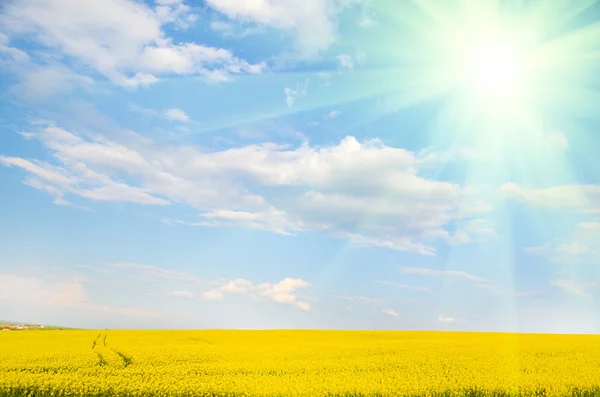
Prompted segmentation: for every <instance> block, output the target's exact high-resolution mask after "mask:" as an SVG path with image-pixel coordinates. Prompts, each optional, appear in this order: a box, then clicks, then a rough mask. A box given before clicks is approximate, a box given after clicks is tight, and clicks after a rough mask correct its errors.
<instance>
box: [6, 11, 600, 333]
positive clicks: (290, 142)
mask: <svg viewBox="0 0 600 397" xmlns="http://www.w3.org/2000/svg"><path fill="white" fill-rule="evenodd" d="M550 3H551V4H550ZM599 20H600V6H599V5H597V4H596V2H595V1H578V2H568V1H553V2H545V1H533V0H531V1H517V0H514V1H500V0H481V1H478V2H469V1H460V0H456V1H434V0H428V1H427V0H421V1H416V0H415V1H409V0H407V1H402V2H400V1H393V0H389V1H385V0H271V1H266V0H247V1H241V0H205V1H192V0H155V1H153V0H148V1H145V2H144V1H141V0H87V1H85V2H80V1H74V0H19V1H16V0H8V1H4V2H2V5H0V319H2V320H6V321H23V322H31V323H36V322H37V323H44V324H58V325H63V326H72V327H85V328H152V329H192V328H235V329H265V328H319V329H397V330H466V331H506V332H543V333H598V332H600V305H599V303H600V245H599V244H598V241H600V173H599V172H598V170H600V160H598V158H597V153H598V152H599V151H600V138H599V137H598V131H599V127H600V116H598V112H597V107H596V106H597V105H595V104H597V103H600V76H598V75H597V73H594V71H597V70H598V68H599V67H600V23H599Z"/></svg>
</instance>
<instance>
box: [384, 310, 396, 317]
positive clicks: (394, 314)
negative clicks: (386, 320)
mask: <svg viewBox="0 0 600 397" xmlns="http://www.w3.org/2000/svg"><path fill="white" fill-rule="evenodd" d="M381 312H382V313H383V314H387V315H388V316H392V317H397V316H398V312H397V311H395V310H394V309H383V310H382V311H381Z"/></svg>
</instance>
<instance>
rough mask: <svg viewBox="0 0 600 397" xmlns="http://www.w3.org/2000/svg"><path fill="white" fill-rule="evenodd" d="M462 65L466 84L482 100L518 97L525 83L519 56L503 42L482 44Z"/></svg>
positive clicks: (521, 61) (511, 47) (521, 60)
mask: <svg viewBox="0 0 600 397" xmlns="http://www.w3.org/2000/svg"><path fill="white" fill-rule="evenodd" d="M465 63H466V68H465V72H466V78H467V82H468V83H469V84H470V85H471V86H472V88H473V89H474V90H475V91H477V94H478V95H480V96H482V97H484V98H495V99H498V98H507V97H510V96H514V95H517V94H518V93H519V92H520V91H522V88H523V86H524V84H525V83H526V82H525V81H524V80H523V77H524V76H523V72H524V68H523V59H522V56H521V54H519V52H518V51H517V50H516V49H515V48H514V47H513V46H510V45H508V44H506V43H502V42H490V43H486V44H483V45H481V46H480V47H478V48H476V49H475V50H474V51H472V53H471V54H469V56H468V57H467V59H466V62H465Z"/></svg>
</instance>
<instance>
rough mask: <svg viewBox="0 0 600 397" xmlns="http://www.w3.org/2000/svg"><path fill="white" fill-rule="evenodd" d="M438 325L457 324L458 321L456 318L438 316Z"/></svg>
mask: <svg viewBox="0 0 600 397" xmlns="http://www.w3.org/2000/svg"><path fill="white" fill-rule="evenodd" d="M438 323H442V324H455V323H456V319H455V318H454V317H446V316H438Z"/></svg>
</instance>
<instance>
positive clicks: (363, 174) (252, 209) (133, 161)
mask: <svg viewBox="0 0 600 397" xmlns="http://www.w3.org/2000/svg"><path fill="white" fill-rule="evenodd" d="M21 134H22V135H23V136H24V137H25V138H27V139H30V140H32V139H35V140H37V141H39V142H41V143H42V145H43V146H44V147H45V148H46V149H47V150H48V151H49V154H50V159H49V160H47V161H42V160H37V159H29V158H22V157H8V156H2V155H0V165H4V166H8V167H12V168H19V169H22V170H23V171H25V174H26V176H25V179H24V182H25V183H26V184H27V185H29V186H31V187H33V188H36V189H38V190H41V191H44V192H46V193H47V194H49V195H50V196H52V197H53V199H54V201H55V203H57V204H61V203H62V204H64V203H68V202H71V201H73V200H74V199H80V200H91V201H113V202H130V203H136V204H140V205H169V204H172V203H176V204H183V205H187V206H190V207H192V208H195V209H196V210H198V212H199V217H198V219H196V220H191V221H188V220H177V219H164V222H165V223H170V224H173V225H176V224H189V225H197V226H204V227H243V228H250V229H257V230H264V231H270V232H275V233H280V234H297V233H302V232H305V231H319V232H322V233H325V234H327V235H330V236H332V237H335V238H340V239H345V240H347V241H349V242H350V243H351V244H352V245H354V246H364V247H381V248H386V249H394V250H402V251H410V252H415V253H419V254H423V255H433V254H435V248H434V247H433V246H432V245H431V244H432V243H433V242H434V241H436V240H441V241H446V242H447V243H452V244H459V243H460V244H462V243H468V242H475V241H481V240H482V239H484V238H489V236H490V235H492V234H493V227H492V225H490V224H489V223H487V222H486V221H480V220H479V219H480V218H478V216H479V215H480V214H481V213H482V212H485V211H488V210H489V209H488V208H487V207H486V206H485V205H482V204H481V202H480V200H479V199H478V198H477V195H476V191H474V190H473V189H469V188H465V187H461V186H460V185H457V184H454V183H449V182H441V181H436V180H432V179H427V178H424V177H421V176H419V174H418V172H419V171H418V167H417V166H416V159H415V155H414V153H412V152H410V151H407V150H404V149H400V148H394V147H389V146H385V145H384V144H383V143H381V142H380V141H378V140H369V141H365V142H362V143H360V142H358V141H357V140H356V138H354V137H351V136H349V137H346V138H344V139H342V140H341V141H340V142H339V143H338V144H334V145H331V146H320V147H318V146H314V147H312V146H309V145H308V144H307V143H303V144H302V145H300V146H299V147H295V148H293V147H290V146H289V145H277V144H274V143H262V144H251V145H246V146H242V147H235V148H230V149H226V150H221V151H210V150H206V149H201V148H199V147H196V146H194V145H190V144H161V145H153V144H152V142H149V141H147V140H144V139H142V138H137V137H136V135H135V134H134V133H130V136H131V137H132V139H129V140H128V141H127V142H125V143H121V142H118V141H115V140H109V139H107V138H105V137H103V136H98V135H93V136H87V135H79V134H75V133H73V132H70V131H67V130H65V129H62V128H59V127H57V126H54V125H46V126H44V125H36V126H34V127H33V130H31V131H27V132H22V133H21ZM259 191H262V192H263V193H262V194H259V193H258V192H259ZM450 225H453V226H454V229H455V232H453V233H450V232H449V227H450ZM457 233H460V235H458V234H457Z"/></svg>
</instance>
